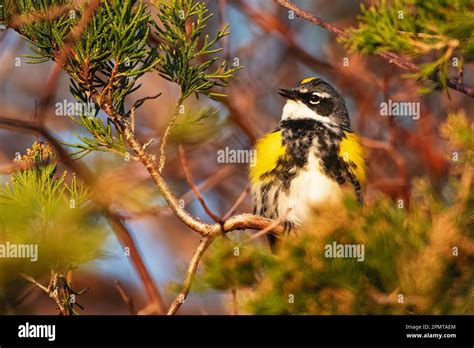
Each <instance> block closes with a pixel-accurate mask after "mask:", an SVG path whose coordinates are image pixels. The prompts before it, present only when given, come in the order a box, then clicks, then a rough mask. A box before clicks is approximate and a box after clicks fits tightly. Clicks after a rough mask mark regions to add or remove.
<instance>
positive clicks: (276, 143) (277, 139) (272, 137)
mask: <svg viewBox="0 0 474 348" xmlns="http://www.w3.org/2000/svg"><path fill="white" fill-rule="evenodd" d="M255 150H256V152H257V155H256V156H255V158H256V161H255V163H254V164H253V165H252V166H250V168H249V177H250V181H252V182H253V183H255V182H258V181H260V180H261V176H262V175H263V174H265V173H268V172H270V171H272V170H273V169H275V167H276V165H277V162H278V159H279V158H280V157H282V156H283V155H284V154H285V151H286V146H284V145H283V143H282V137H281V132H280V131H277V132H273V133H269V134H267V135H265V136H264V137H262V138H260V139H259V140H257V144H256V146H255ZM268 180H271V178H268Z"/></svg>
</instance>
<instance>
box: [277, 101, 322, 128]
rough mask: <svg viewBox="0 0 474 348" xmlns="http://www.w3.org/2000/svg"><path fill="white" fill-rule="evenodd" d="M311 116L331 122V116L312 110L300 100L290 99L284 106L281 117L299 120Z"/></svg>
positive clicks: (311, 117)
mask: <svg viewBox="0 0 474 348" xmlns="http://www.w3.org/2000/svg"><path fill="white" fill-rule="evenodd" d="M303 118H309V119H313V120H316V121H320V122H323V123H328V124H329V123H330V120H329V117H324V116H321V115H319V114H318V113H316V112H314V111H313V110H311V109H310V108H309V107H308V106H306V104H305V103H303V102H302V101H300V100H288V101H287V102H286V104H285V106H284V107H283V113H282V115H281V119H282V120H283V121H284V120H299V119H303Z"/></svg>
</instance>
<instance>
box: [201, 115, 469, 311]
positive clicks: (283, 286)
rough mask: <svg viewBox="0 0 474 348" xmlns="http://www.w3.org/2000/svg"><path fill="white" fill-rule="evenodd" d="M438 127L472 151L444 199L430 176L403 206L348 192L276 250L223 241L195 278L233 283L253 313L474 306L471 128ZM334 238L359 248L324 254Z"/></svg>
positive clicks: (458, 120)
mask: <svg viewBox="0 0 474 348" xmlns="http://www.w3.org/2000/svg"><path fill="white" fill-rule="evenodd" d="M443 134H444V135H445V136H446V137H447V138H448V139H449V140H450V142H451V145H452V146H455V147H456V148H457V150H458V151H460V152H461V154H470V155H466V156H461V157H462V158H464V160H463V161H459V162H457V163H456V164H455V166H457V167H455V168H454V169H453V173H452V185H453V187H455V194H454V195H453V198H452V200H450V202H448V203H446V202H444V201H443V200H441V199H440V198H439V197H438V196H437V195H436V194H435V193H434V192H433V191H432V190H431V188H430V185H429V183H428V180H426V179H419V180H417V181H415V182H413V190H412V194H411V199H410V206H409V207H407V206H406V203H405V206H400V205H399V202H392V201H391V200H389V199H388V198H386V197H382V196H380V197H378V198H376V199H375V200H374V201H373V202H371V203H370V204H369V205H368V206H367V207H364V208H361V207H359V206H358V205H357V204H356V201H355V199H353V198H352V197H348V198H347V199H346V200H345V202H344V205H343V206H332V207H331V206H326V207H320V208H318V209H315V210H314V215H313V219H312V221H310V222H308V223H307V225H306V226H303V227H302V228H301V229H299V230H298V231H297V236H294V235H290V236H288V237H286V238H284V239H283V240H282V241H281V243H280V244H279V247H278V249H277V251H276V253H275V254H271V253H270V251H269V250H268V249H266V250H264V249H262V248H261V247H259V246H255V245H251V244H246V245H245V247H242V248H241V254H240V255H241V256H235V254H234V253H233V252H232V251H233V248H234V247H239V246H240V245H239V243H237V242H234V243H233V242H231V241H222V243H221V244H220V245H219V244H218V245H215V246H214V248H212V249H210V250H209V252H208V254H207V255H206V256H205V257H206V259H205V261H204V263H203V269H202V271H201V274H200V276H199V281H200V282H202V281H204V282H205V283H207V284H208V286H209V287H210V288H213V289H219V290H230V289H233V288H238V289H239V290H238V291H239V292H241V293H244V294H245V295H244V296H240V297H241V298H243V300H242V301H241V303H240V306H241V307H242V308H243V309H244V310H245V311H246V312H249V313H252V314H467V313H473V312H474V297H473V293H472V288H473V286H474V253H473V250H474V249H473V248H472V246H473V245H474V228H473V225H472V216H474V187H473V184H472V172H473V162H472V157H471V155H472V149H473V145H472V139H473V137H474V128H473V125H472V124H469V123H468V122H467V121H466V118H465V117H464V116H463V115H462V113H459V114H453V115H451V116H450V117H449V119H448V122H447V123H446V125H445V126H444V127H443ZM456 173H459V174H460V175H459V176H458V175H457V174H456ZM334 242H336V243H337V244H338V245H342V244H344V245H347V244H355V245H361V246H364V257H363V258H357V257H352V258H347V257H345V258H334V257H330V254H328V253H327V252H328V249H327V248H328V246H331V245H333V243H334ZM399 295H403V298H402V299H401V298H400V297H399Z"/></svg>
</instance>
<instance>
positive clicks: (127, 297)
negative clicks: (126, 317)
mask: <svg viewBox="0 0 474 348" xmlns="http://www.w3.org/2000/svg"><path fill="white" fill-rule="evenodd" d="M115 287H116V288H117V291H118V292H119V294H120V296H121V297H122V299H123V302H125V304H126V305H127V306H128V310H129V311H130V314H132V315H136V314H137V311H136V310H135V305H134V303H133V299H132V297H131V296H130V295H129V294H127V292H126V291H125V288H124V287H123V285H122V283H120V281H118V280H116V281H115Z"/></svg>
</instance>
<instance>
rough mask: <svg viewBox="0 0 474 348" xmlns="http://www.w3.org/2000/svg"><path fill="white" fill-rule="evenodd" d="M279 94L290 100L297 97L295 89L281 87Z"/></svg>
mask: <svg viewBox="0 0 474 348" xmlns="http://www.w3.org/2000/svg"><path fill="white" fill-rule="evenodd" d="M278 94H279V95H281V96H282V97H284V98H286V99H290V100H295V99H296V92H295V91H293V90H289V89H279V90H278Z"/></svg>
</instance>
